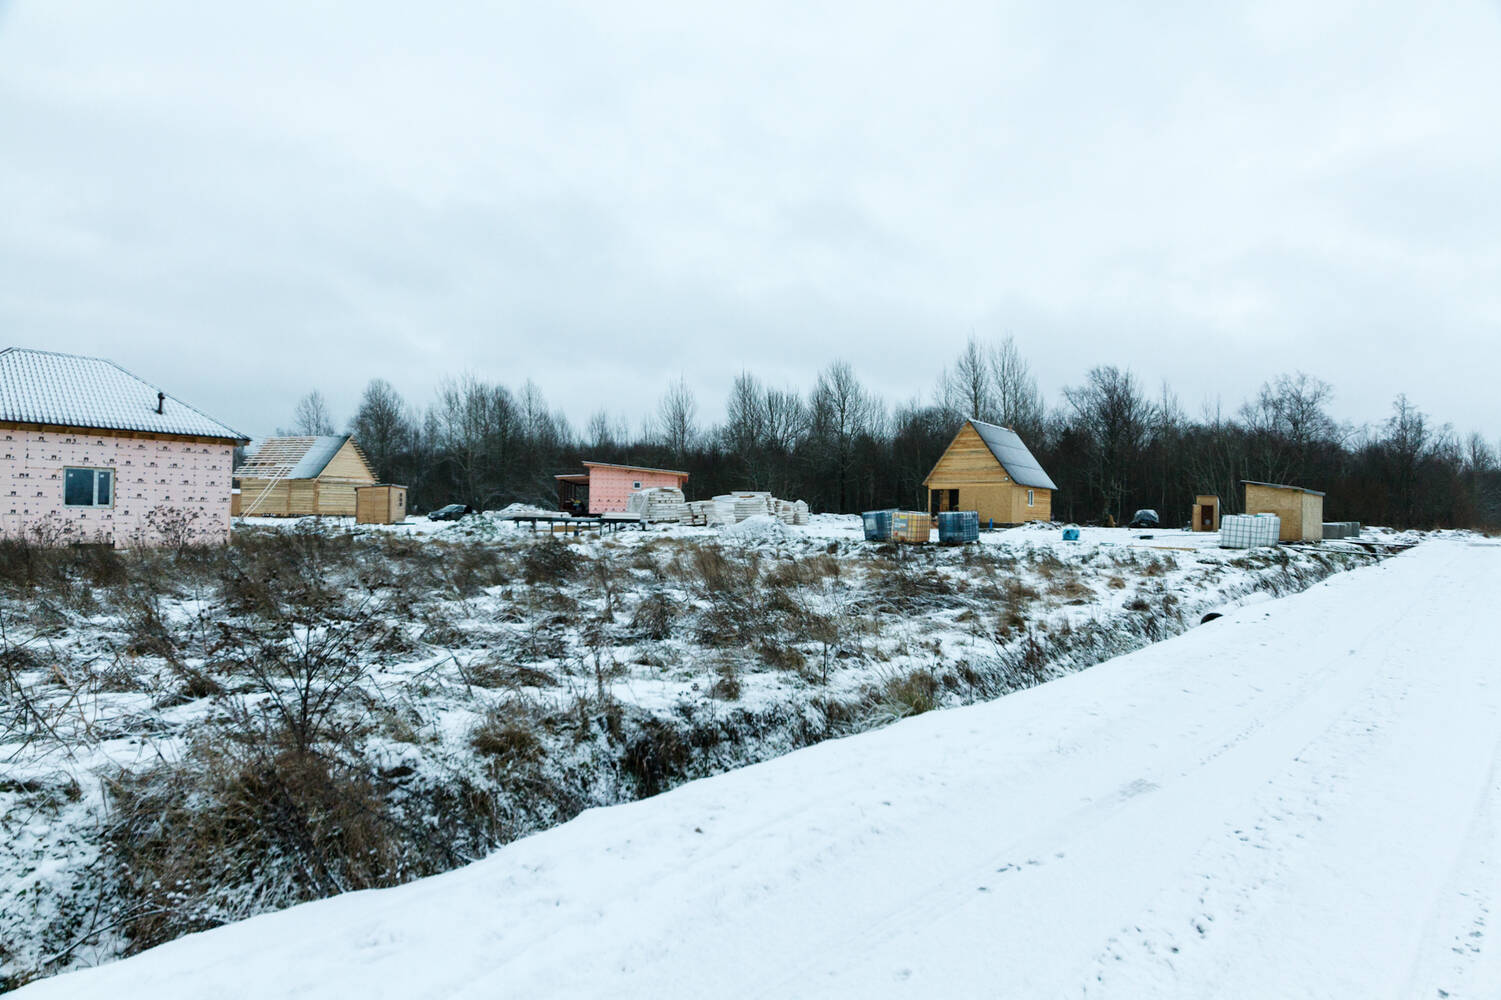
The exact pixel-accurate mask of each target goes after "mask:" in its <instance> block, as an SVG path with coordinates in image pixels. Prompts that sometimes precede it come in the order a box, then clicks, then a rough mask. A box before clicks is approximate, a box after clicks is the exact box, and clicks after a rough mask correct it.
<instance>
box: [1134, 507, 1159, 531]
mask: <svg viewBox="0 0 1501 1000" xmlns="http://www.w3.org/2000/svg"><path fill="white" fill-rule="evenodd" d="M1161 523H1162V522H1161V521H1159V520H1158V518H1157V512H1156V511H1155V510H1151V509H1148V508H1143V509H1141V510H1139V511H1137V512H1136V514H1135V515H1133V516H1132V518H1131V523H1130V524H1128V525H1126V527H1128V528H1156V527H1160V526H1161Z"/></svg>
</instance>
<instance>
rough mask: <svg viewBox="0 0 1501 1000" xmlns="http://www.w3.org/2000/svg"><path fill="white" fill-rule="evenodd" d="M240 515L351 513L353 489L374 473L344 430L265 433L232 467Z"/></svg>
mask: <svg viewBox="0 0 1501 1000" xmlns="http://www.w3.org/2000/svg"><path fill="white" fill-rule="evenodd" d="M235 479H236V481H237V482H238V483H239V487H240V494H239V501H240V502H239V506H238V508H237V509H236V510H235V514H237V515H239V516H242V517H251V516H254V517H306V516H309V515H312V514H319V515H324V516H328V517H353V516H354V515H355V512H356V502H355V490H356V489H357V488H359V487H361V486H374V485H375V473H373V472H371V471H370V463H369V461H367V460H366V458H365V454H364V452H362V451H360V449H359V446H358V445H357V444H355V443H354V440H353V439H352V438H351V437H350V436H349V435H348V434H328V435H324V436H321V437H273V438H267V439H266V440H265V442H263V443H262V444H261V446H260V448H258V449H257V450H256V452H255V454H254V455H251V456H250V457H249V458H248V459H246V460H245V464H244V465H242V466H240V467H239V468H238V469H236V470H235Z"/></svg>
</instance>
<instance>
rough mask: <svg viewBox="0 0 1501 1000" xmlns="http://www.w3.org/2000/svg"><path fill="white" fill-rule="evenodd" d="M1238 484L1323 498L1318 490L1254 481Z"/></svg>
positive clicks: (1243, 480) (1244, 481)
mask: <svg viewBox="0 0 1501 1000" xmlns="http://www.w3.org/2000/svg"><path fill="white" fill-rule="evenodd" d="M1240 484H1241V485H1242V486H1266V487H1268V488H1270V489H1274V490H1292V491H1293V492H1294V493H1308V494H1311V495H1313V496H1316V497H1321V496H1324V494H1323V493H1320V492H1319V491H1318V490H1310V489H1308V488H1307V487H1306V486H1284V485H1283V484H1281V483H1261V482H1257V481H1256V480H1254V479H1242V480H1241V481H1240Z"/></svg>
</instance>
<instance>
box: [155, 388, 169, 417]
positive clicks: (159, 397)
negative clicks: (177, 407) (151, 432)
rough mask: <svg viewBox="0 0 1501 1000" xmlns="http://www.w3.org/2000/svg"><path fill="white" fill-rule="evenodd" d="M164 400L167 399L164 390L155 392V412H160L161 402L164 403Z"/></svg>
mask: <svg viewBox="0 0 1501 1000" xmlns="http://www.w3.org/2000/svg"><path fill="white" fill-rule="evenodd" d="M166 401H167V394H166V393H165V392H159V393H157V394H156V412H157V413H160V412H162V404H163V403H165V402H166Z"/></svg>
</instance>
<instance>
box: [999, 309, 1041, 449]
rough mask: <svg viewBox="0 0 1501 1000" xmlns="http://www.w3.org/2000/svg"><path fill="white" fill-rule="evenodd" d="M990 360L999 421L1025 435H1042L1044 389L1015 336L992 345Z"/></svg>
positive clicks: (1025, 436) (1026, 436)
mask: <svg viewBox="0 0 1501 1000" xmlns="http://www.w3.org/2000/svg"><path fill="white" fill-rule="evenodd" d="M989 360H990V385H991V392H992V393H993V395H994V397H995V402H994V406H995V419H996V421H997V422H998V423H1001V424H1004V425H1006V426H1007V427H1010V428H1011V429H1013V430H1015V431H1016V432H1017V433H1019V434H1021V435H1022V437H1023V438H1024V439H1025V438H1029V437H1036V436H1038V435H1039V434H1040V432H1041V430H1042V424H1043V419H1044V411H1043V404H1042V393H1040V392H1038V390H1037V379H1036V378H1034V377H1033V376H1032V369H1031V368H1030V367H1029V366H1028V364H1027V362H1026V359H1025V358H1023V357H1022V355H1021V351H1020V350H1019V349H1018V348H1017V346H1016V341H1015V339H1014V338H1012V337H1011V336H1009V335H1008V336H1007V337H1006V339H1005V340H1002V341H1001V342H1000V343H999V344H996V345H995V346H994V347H992V348H991V349H990V359H989Z"/></svg>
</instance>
